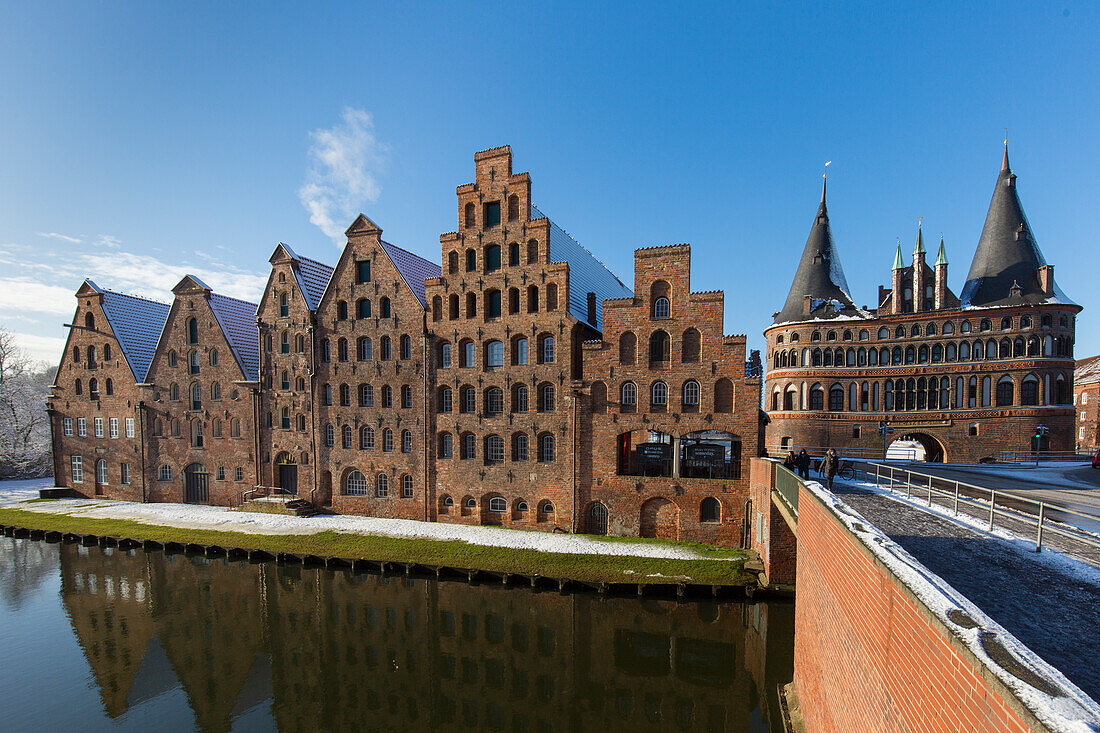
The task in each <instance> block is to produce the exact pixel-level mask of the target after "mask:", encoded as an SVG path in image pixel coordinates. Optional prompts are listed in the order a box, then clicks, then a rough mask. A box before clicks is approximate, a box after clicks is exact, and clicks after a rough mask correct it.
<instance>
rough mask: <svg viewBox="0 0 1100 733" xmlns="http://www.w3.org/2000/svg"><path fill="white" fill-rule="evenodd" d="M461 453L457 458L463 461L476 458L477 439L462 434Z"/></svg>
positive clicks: (473, 436)
mask: <svg viewBox="0 0 1100 733" xmlns="http://www.w3.org/2000/svg"><path fill="white" fill-rule="evenodd" d="M461 447H462V452H461V453H460V455H459V457H460V458H462V459H463V460H471V459H473V458H476V457H477V437H476V436H475V435H474V434H473V433H463V434H462V446H461Z"/></svg>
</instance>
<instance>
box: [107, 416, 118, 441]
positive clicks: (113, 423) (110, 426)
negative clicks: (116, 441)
mask: <svg viewBox="0 0 1100 733" xmlns="http://www.w3.org/2000/svg"><path fill="white" fill-rule="evenodd" d="M107 434H108V435H109V436H110V437H111V438H117V437H118V418H117V417H112V418H110V419H109V420H108V421H107Z"/></svg>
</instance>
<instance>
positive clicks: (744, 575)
mask: <svg viewBox="0 0 1100 733" xmlns="http://www.w3.org/2000/svg"><path fill="white" fill-rule="evenodd" d="M0 524H8V525H13V526H16V527H24V528H26V529H41V530H47V531H50V530H53V531H58V532H72V533H75V534H94V535H100V536H108V537H125V538H129V539H135V540H155V541H157V542H162V543H163V542H181V543H196V544H200V545H219V546H221V547H227V548H231V547H239V548H242V549H247V550H263V551H264V552H269V553H272V554H275V553H280V552H287V553H293V554H295V555H317V556H319V557H340V558H346V559H349V560H356V559H361V560H372V561H375V562H380V561H385V562H412V563H420V564H424V565H442V566H448V567H457V568H467V569H476V570H486V571H489V572H498V573H520V574H526V575H534V574H538V575H543V576H546V577H549V578H566V579H569V580H577V581H582V582H588V583H643V584H669V583H697V584H702V585H710V584H721V585H749V584H755V582H756V576H755V575H754V574H752V573H749V572H746V571H745V570H744V560H745V559H747V554H746V553H745V552H743V551H741V550H736V549H730V548H724V547H712V546H710V545H701V544H697V543H672V542H668V543H667V544H670V545H675V546H683V547H689V548H691V549H693V550H695V551H697V552H699V553H702V554H707V555H709V556H710V557H708V558H707V559H699V560H676V559H667V558H653V557H634V556H628V555H577V554H571V553H560V552H540V551H538V550H526V549H514V548H507V547H486V546H483V545H472V544H469V543H466V542H460V541H457V540H433V539H424V538H406V537H386V536H381V535H360V534H352V533H347V532H319V533H317V534H303V535H285V534H280V535H275V534H251V533H245V532H225V531H221V530H209V529H184V528H180V527H166V526H162V525H155V524H146V523H144V522H134V521H131V520H124V519H97V518H90V517H81V516H72V515H68V514H47V513H42V512H34V511H26V510H21V509H15V508H10V507H0ZM621 541H623V542H628V541H629V540H627V539H625V538H624V539H621ZM642 542H643V543H648V542H649V541H642ZM711 558H713V559H711Z"/></svg>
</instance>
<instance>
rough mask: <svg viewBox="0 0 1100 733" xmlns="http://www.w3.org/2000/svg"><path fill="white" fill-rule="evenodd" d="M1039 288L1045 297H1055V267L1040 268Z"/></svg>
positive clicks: (1045, 266)
mask: <svg viewBox="0 0 1100 733" xmlns="http://www.w3.org/2000/svg"><path fill="white" fill-rule="evenodd" d="M1039 286H1040V287H1041V288H1042V289H1043V295H1054V265H1043V266H1042V267H1040V268H1039Z"/></svg>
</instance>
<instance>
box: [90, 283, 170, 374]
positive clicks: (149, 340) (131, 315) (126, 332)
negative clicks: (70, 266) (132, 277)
mask: <svg viewBox="0 0 1100 733" xmlns="http://www.w3.org/2000/svg"><path fill="white" fill-rule="evenodd" d="M85 282H87V283H88V284H89V285H90V286H92V287H93V288H95V290H96V291H97V292H99V293H102V295H103V313H104V315H106V316H107V321H108V323H110V324H111V330H112V331H114V334H115V338H116V339H118V344H119V346H120V347H121V348H122V354H123V356H125V357H126V363H127V364H129V365H130V371H131V372H133V374H134V379H136V380H137V381H138V382H139V383H140V382H144V381H145V377H146V376H147V375H148V373H149V364H150V363H151V362H152V361H153V352H154V351H156V348H157V340H158V339H159V338H160V332H161V331H162V330H164V324H165V322H166V321H167V320H168V311H170V310H171V309H172V307H171V306H170V305H168V304H167V303H160V302H158V301H155V300H148V299H146V298H139V297H137V296H136V295H125V294H123V293H115V292H113V291H110V290H103V289H102V288H100V287H99V286H98V285H96V284H95V283H94V282H92V281H91V280H87V281H85Z"/></svg>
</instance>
